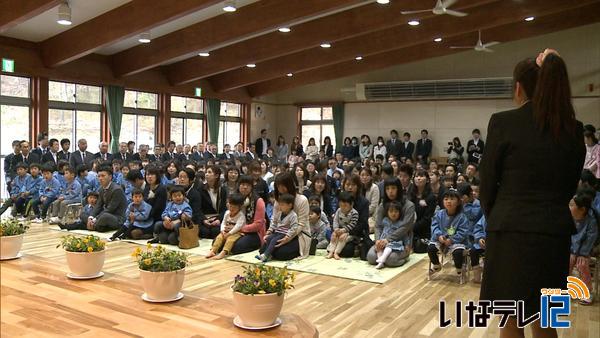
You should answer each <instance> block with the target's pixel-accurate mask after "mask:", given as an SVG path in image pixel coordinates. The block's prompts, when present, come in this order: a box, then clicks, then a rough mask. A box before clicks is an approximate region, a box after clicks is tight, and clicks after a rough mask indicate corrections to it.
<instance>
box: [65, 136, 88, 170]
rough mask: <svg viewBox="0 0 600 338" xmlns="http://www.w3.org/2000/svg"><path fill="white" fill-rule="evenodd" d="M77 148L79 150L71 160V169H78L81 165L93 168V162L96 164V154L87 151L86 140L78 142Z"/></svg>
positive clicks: (72, 155) (73, 154)
mask: <svg viewBox="0 0 600 338" xmlns="http://www.w3.org/2000/svg"><path fill="white" fill-rule="evenodd" d="M77 148H79V150H75V151H74V152H73V153H72V154H71V158H69V165H70V166H71V168H78V167H79V166H80V165H85V166H86V167H88V168H91V167H92V162H94V154H92V153H91V152H89V151H87V141H86V140H85V139H84V138H82V139H80V140H79V141H77Z"/></svg>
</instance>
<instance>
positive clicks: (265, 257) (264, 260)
mask: <svg viewBox="0 0 600 338" xmlns="http://www.w3.org/2000/svg"><path fill="white" fill-rule="evenodd" d="M254 258H256V259H258V260H259V261H261V262H263V263H264V262H266V261H268V260H269V258H267V256H265V254H260V255H256V256H254Z"/></svg>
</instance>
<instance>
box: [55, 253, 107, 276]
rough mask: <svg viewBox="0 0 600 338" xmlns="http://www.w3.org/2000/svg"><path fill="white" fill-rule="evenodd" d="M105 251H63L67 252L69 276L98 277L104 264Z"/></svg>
mask: <svg viewBox="0 0 600 338" xmlns="http://www.w3.org/2000/svg"><path fill="white" fill-rule="evenodd" d="M105 251H106V250H101V251H93V252H73V251H65V252H66V253H67V265H69V270H71V274H70V275H69V276H70V277H74V278H94V277H99V276H100V275H101V271H102V267H103V266H104V257H105Z"/></svg>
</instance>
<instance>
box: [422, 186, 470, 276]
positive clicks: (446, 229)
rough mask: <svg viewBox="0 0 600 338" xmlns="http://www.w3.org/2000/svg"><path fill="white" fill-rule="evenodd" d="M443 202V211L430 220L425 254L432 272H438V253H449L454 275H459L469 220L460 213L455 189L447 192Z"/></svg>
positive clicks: (459, 204)
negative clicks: (429, 238) (429, 235)
mask: <svg viewBox="0 0 600 338" xmlns="http://www.w3.org/2000/svg"><path fill="white" fill-rule="evenodd" d="M443 201H444V209H441V210H438V211H437V212H436V213H435V214H434V216H433V219H432V220H431V241H430V242H429V247H428V248H427V253H428V254H429V259H430V260H431V263H432V264H433V267H432V272H438V271H440V270H441V269H442V266H441V264H440V260H439V257H438V252H440V251H441V252H442V254H445V253H446V252H450V253H451V254H452V258H453V260H454V266H455V267H456V273H457V274H459V275H460V274H461V272H462V265H463V253H464V250H465V248H466V245H467V243H468V240H467V234H468V232H469V220H468V219H467V216H465V214H464V213H463V212H462V204H461V199H460V195H459V194H458V192H457V191H456V190H455V189H450V190H447V191H446V192H445V193H444V196H443Z"/></svg>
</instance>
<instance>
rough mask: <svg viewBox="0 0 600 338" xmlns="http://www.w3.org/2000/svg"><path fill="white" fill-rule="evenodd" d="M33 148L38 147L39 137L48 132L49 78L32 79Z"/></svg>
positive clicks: (31, 138) (30, 129) (31, 115)
mask: <svg viewBox="0 0 600 338" xmlns="http://www.w3.org/2000/svg"><path fill="white" fill-rule="evenodd" d="M29 118H30V121H31V123H30V126H31V127H30V128H29V133H30V140H31V142H30V143H31V147H32V148H34V147H36V146H37V135H38V134H39V133H40V132H42V131H45V132H47V131H48V78H46V77H38V76H36V77H32V78H31V110H30V117H29Z"/></svg>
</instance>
